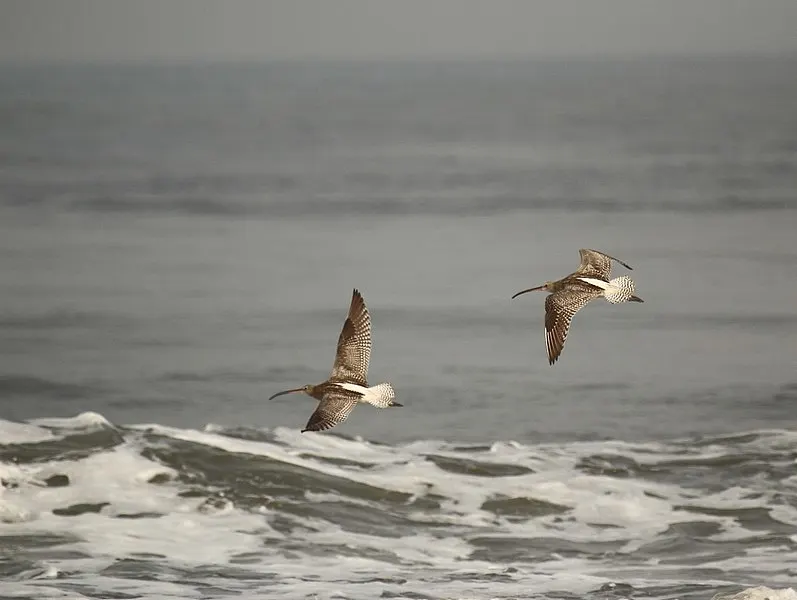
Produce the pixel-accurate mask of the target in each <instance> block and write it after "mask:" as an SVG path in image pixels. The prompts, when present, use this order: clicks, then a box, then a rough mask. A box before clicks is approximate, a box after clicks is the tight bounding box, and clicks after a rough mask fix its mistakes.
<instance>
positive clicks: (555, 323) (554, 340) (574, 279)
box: [512, 248, 644, 365]
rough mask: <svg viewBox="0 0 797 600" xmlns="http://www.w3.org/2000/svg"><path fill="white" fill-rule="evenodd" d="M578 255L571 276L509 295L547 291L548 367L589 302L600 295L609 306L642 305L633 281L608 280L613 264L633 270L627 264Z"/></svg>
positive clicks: (595, 253)
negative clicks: (576, 264) (577, 260)
mask: <svg viewBox="0 0 797 600" xmlns="http://www.w3.org/2000/svg"><path fill="white" fill-rule="evenodd" d="M578 253H579V254H580V255H581V264H580V265H579V266H578V269H576V271H575V272H574V273H571V274H570V275H568V276H566V277H563V278H562V279H559V280H558V281H546V282H545V283H544V284H543V285H540V286H537V287H533V288H529V289H526V290H521V291H519V292H518V293H517V294H515V295H514V296H512V298H513V299H514V298H517V297H518V296H520V295H521V294H525V293H527V292H534V291H538V290H539V291H545V292H550V295H549V296H547V297H546V298H545V346H546V348H547V350H548V364H549V365H553V364H554V363H555V362H556V361H557V360H558V359H559V356H560V355H561V354H562V349H563V348H564V346H565V340H566V339H567V333H568V331H569V330H570V322H571V321H572V320H573V317H574V316H575V314H576V313H577V312H578V311H579V310H581V309H582V308H583V307H584V306H585V305H586V304H587V303H588V302H589V301H590V300H594V299H595V298H599V297H601V296H603V297H604V298H606V300H607V301H608V302H611V303H612V304H620V303H622V302H644V300H642V298H640V297H639V296H635V295H634V291H635V288H634V280H633V279H631V278H630V277H628V276H627V275H622V276H621V277H617V278H615V279H612V280H611V281H610V280H609V273H610V272H611V270H612V261H616V262H618V263H620V264H621V265H623V266H624V267H625V268H626V269H629V270H633V269H632V268H631V266H630V265H628V264H626V263H624V262H623V261H621V260H620V259H617V258H614V257H613V256H609V255H608V254H604V253H603V252H598V251H597V250H589V249H586V248H582V249H580V250H579V251H578Z"/></svg>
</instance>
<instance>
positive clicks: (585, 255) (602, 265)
mask: <svg viewBox="0 0 797 600" xmlns="http://www.w3.org/2000/svg"><path fill="white" fill-rule="evenodd" d="M578 253H579V254H580V255H581V264H580V265H579V266H578V269H577V270H576V272H575V273H574V275H581V276H584V277H595V278H597V279H603V280H604V281H609V273H611V271H612V261H616V262H618V263H620V264H621V265H623V266H624V267H625V268H626V269H630V270H632V271H633V269H631V267H630V266H629V265H627V264H626V263H624V262H623V261H621V260H620V259H619V258H614V257H613V256H609V255H608V254H604V253H603V252H598V251H597V250H589V249H587V248H582V249H581V250H579V251H578Z"/></svg>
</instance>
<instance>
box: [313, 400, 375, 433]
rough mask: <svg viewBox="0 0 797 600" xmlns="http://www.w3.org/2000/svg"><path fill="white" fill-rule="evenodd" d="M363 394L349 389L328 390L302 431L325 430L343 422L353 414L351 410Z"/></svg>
mask: <svg viewBox="0 0 797 600" xmlns="http://www.w3.org/2000/svg"><path fill="white" fill-rule="evenodd" d="M361 395H362V394H358V393H356V392H350V391H347V390H333V391H330V392H327V393H326V394H325V395H324V398H323V399H322V400H321V402H319V403H318V406H317V407H316V409H315V412H314V413H313V414H312V415H310V420H309V421H307V425H305V427H304V429H302V433H304V432H305V431H323V430H325V429H331V428H332V427H334V426H335V425H339V424H340V423H343V421H345V420H346V418H347V417H348V416H349V415H350V414H351V411H352V410H354V407H355V406H356V405H357V402H358V400H359V398H360V396H361Z"/></svg>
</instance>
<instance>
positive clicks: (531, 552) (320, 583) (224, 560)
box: [0, 413, 797, 598]
mask: <svg viewBox="0 0 797 600" xmlns="http://www.w3.org/2000/svg"><path fill="white" fill-rule="evenodd" d="M0 440H2V443H0V479H1V480H2V488H0V521H2V523H3V525H2V526H0V527H2V535H3V536H4V539H5V540H6V541H9V540H12V541H13V543H14V544H15V546H17V547H20V548H22V549H24V551H23V552H19V553H17V554H18V556H16V555H15V557H14V558H13V559H12V560H11V564H10V566H8V567H7V568H8V569H9V576H13V577H16V578H17V579H18V580H25V581H27V580H37V581H38V579H37V578H38V577H48V576H47V575H46V574H47V573H51V574H52V573H54V572H55V573H57V578H58V580H59V581H60V580H61V578H64V577H66V579H69V577H70V576H69V573H71V572H73V571H74V569H75V568H76V566H79V567H80V568H79V569H78V571H79V572H80V573H85V576H81V577H79V579H81V581H83V583H84V584H86V580H90V581H91V585H93V586H95V588H96V589H100V588H101V589H103V590H106V591H108V590H109V589H110V588H109V587H108V586H109V585H110V584H109V580H111V579H112V580H113V581H115V582H116V584H115V585H118V583H119V579H123V580H125V581H126V582H127V584H128V585H129V584H130V581H131V580H141V579H143V580H146V581H148V582H149V584H151V585H155V584H157V585H161V584H162V586H161V587H157V585H156V588H157V589H158V590H160V591H159V592H158V593H159V594H163V593H166V591H165V588H164V587H163V585H165V586H166V587H169V586H170V585H172V584H173V582H174V581H175V573H184V574H190V577H189V576H188V575H186V577H188V578H189V579H190V580H191V581H199V580H202V579H203V577H205V578H206V579H207V578H211V579H213V580H214V581H217V582H218V581H224V582H225V583H224V585H225V586H227V588H228V589H241V590H243V589H246V590H248V591H247V592H246V593H247V597H249V595H250V594H251V593H252V592H253V590H260V591H261V592H263V593H264V594H265V595H263V596H262V597H280V594H285V593H286V589H288V587H290V586H293V589H294V593H298V594H299V595H302V594H304V595H312V594H313V593H319V590H321V589H322V588H323V589H326V590H329V589H330V588H329V586H330V585H331V586H332V587H333V588H335V589H338V588H339V589H342V590H343V589H345V590H348V592H346V597H374V596H369V595H368V594H369V593H371V592H373V590H374V589H376V588H379V589H380V590H381V591H380V592H379V593H382V592H384V591H385V590H386V589H387V590H391V592H390V593H391V594H393V593H395V595H397V596H402V597H406V596H404V595H405V594H406V595H413V594H415V595H414V596H413V597H419V598H426V597H429V598H436V597H441V596H445V597H462V596H468V595H470V596H473V595H484V594H489V595H490V597H517V595H539V594H546V593H554V592H556V594H560V593H566V594H570V595H573V594H575V595H577V596H582V595H590V594H598V595H600V596H601V597H604V596H603V594H602V593H601V592H600V590H601V589H603V590H604V592H606V591H607V590H609V589H610V588H611V589H613V590H619V589H626V588H623V587H622V586H630V587H628V589H629V590H632V591H633V593H634V594H637V595H639V594H645V595H649V596H664V595H667V594H681V595H683V594H687V595H688V593H690V591H691V592H695V591H698V590H699V591H700V597H709V595H710V594H712V593H719V592H723V593H724V592H727V591H728V590H729V589H730V588H731V587H732V586H737V587H738V584H739V583H741V582H748V581H755V580H757V581H762V582H764V581H765V582H766V583H767V584H769V585H785V584H787V583H788V581H787V579H788V578H789V577H790V576H793V572H792V569H793V566H792V565H794V564H797V544H796V543H795V541H794V540H796V539H797V508H795V506H797V502H795V499H796V498H797V476H795V475H794V474H793V464H794V461H795V460H796V459H797V434H795V433H794V432H790V431H785V430H773V431H750V432H740V433H737V434H733V435H726V436H713V437H704V438H701V439H689V440H670V441H661V442H648V443H628V442H622V441H599V442H573V443H565V444H561V443H560V444H536V445H524V444H519V443H517V442H513V441H494V442H489V443H483V444H460V443H456V442H453V441H444V440H418V441H414V442H410V443H405V444H397V445H387V444H380V443H376V442H373V441H369V440H365V439H362V438H349V437H345V436H341V435H336V434H334V433H333V434H326V435H307V434H304V435H303V434H300V433H299V432H298V431H297V430H293V429H286V428H276V429H273V430H269V429H253V428H235V429H228V428H225V427H223V426H219V425H213V424H210V425H207V426H206V427H205V428H204V429H203V430H192V429H180V428H175V427H167V426H163V425H159V424H139V425H131V426H117V425H114V424H112V423H110V422H108V421H107V420H106V419H105V418H104V417H102V416H101V415H97V414H95V413H84V414H82V415H78V416H77V417H74V418H66V419H38V420H32V421H30V422H28V423H12V422H8V421H0ZM34 559H35V560H34ZM208 565H214V567H213V568H214V569H215V574H210V573H207V572H205V571H203V569H205V570H207V569H208V568H209V567H208ZM52 569H55V571H53V570H52ZM202 573H204V575H202V576H200V575H201V574H202ZM42 574H44V575H42ZM142 574H146V577H142ZM52 577H55V576H52ZM52 577H51V578H52ZM214 578H215V579H214ZM253 582H255V583H253ZM166 584H169V585H166ZM50 585H53V583H52V582H51V583H50ZM142 585H143V584H142ZM186 585H188V584H186ZM197 585H199V584H197ZM247 586H248V587H247ZM252 586H254V587H252ZM286 586H288V587H286ZM324 586H326V587H325V588H324ZM335 586H337V588H336V587H335ZM430 586H432V587H434V589H435V592H434V593H432V594H431V595H428V594H427V592H428V590H429V589H430ZM606 586H609V587H606ZM611 586H615V587H614V588H612V587H611ZM616 586H620V587H619V588H618V587H616ZM153 589H154V588H153ZM169 589H170V591H169V594H175V590H173V589H171V588H169ZM296 590H301V592H297V591H296ZM353 590H356V592H353ZM369 590H370V591H369ZM737 591H738V590H737ZM0 593H2V589H0ZM139 593H144V592H143V588H142V589H141V590H139ZM148 593H152V592H151V589H150V592H148ZM181 593H182V594H183V595H185V594H186V593H187V592H186V590H185V589H183V590H182V592H181ZM324 593H329V592H328V591H327V592H324ZM626 593H631V592H628V591H626V592H623V594H626ZM351 594H353V595H351ZM156 595H157V594H156ZM377 595H378V594H377ZM251 597H256V596H251ZM257 597H260V596H257ZM386 597H389V596H386Z"/></svg>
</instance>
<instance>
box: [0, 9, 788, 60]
mask: <svg viewBox="0 0 797 600" xmlns="http://www.w3.org/2000/svg"><path fill="white" fill-rule="evenodd" d="M771 52H775V53H780V52H797V0H0V60H10V61H19V60H45V61H50V60H85V59H88V60H111V61H113V60H120V59H121V60H149V59H167V60H183V59H194V58H196V59H211V60H229V59H272V58H308V57H311V58H312V57H327V58H381V57H397V58H402V57H418V56H421V57H451V56H477V57H490V56H505V55H513V56H541V57H548V56H567V55H577V56H582V55H605V54H611V55H617V54H622V55H634V54H673V53H710V54H728V53H732V54H748V53H771Z"/></svg>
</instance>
